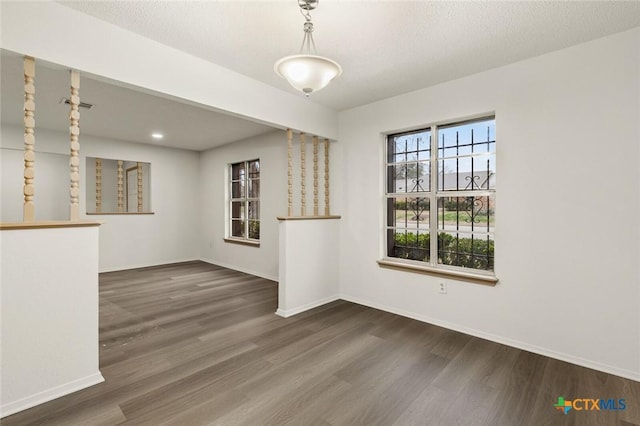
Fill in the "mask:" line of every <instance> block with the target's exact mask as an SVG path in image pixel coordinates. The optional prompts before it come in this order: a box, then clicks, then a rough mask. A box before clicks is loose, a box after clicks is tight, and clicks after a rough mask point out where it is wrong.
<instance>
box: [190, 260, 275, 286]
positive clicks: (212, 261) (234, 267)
mask: <svg viewBox="0 0 640 426" xmlns="http://www.w3.org/2000/svg"><path fill="white" fill-rule="evenodd" d="M198 260H201V261H202V262H205V263H210V264H212V265H216V266H222V267H223V268H227V269H233V270H234V271H238V272H244V273H245V274H250V275H255V276H256V277H260V278H264V279H266V280H270V281H275V282H278V277H274V276H272V275H268V274H263V273H262V272H258V271H252V270H251V269H247V268H240V267H238V266H236V265H230V264H228V263H223V262H218V261H217V260H212V259H203V258H200V259H198Z"/></svg>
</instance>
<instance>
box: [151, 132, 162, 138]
mask: <svg viewBox="0 0 640 426" xmlns="http://www.w3.org/2000/svg"><path fill="white" fill-rule="evenodd" d="M151 137H152V138H154V139H162V138H163V137H164V135H163V134H162V133H151Z"/></svg>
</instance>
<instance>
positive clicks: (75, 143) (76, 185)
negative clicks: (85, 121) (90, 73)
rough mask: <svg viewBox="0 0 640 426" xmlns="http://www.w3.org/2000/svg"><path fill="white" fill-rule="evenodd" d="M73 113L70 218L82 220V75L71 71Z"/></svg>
mask: <svg viewBox="0 0 640 426" xmlns="http://www.w3.org/2000/svg"><path fill="white" fill-rule="evenodd" d="M69 103H70V105H71V111H70V112H69V134H70V139H71V140H70V157H69V181H70V184H69V185H70V187H69V195H70V198H71V200H70V205H69V218H70V220H79V219H80V204H79V200H80V157H79V156H78V153H79V152H80V110H79V109H78V106H79V105H80V73H79V72H78V71H75V70H71V99H69Z"/></svg>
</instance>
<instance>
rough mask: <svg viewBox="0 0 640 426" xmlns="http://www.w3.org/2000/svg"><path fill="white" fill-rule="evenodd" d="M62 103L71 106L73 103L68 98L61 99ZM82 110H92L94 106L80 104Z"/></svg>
mask: <svg viewBox="0 0 640 426" xmlns="http://www.w3.org/2000/svg"><path fill="white" fill-rule="evenodd" d="M60 103H61V104H67V105H71V101H70V100H69V99H67V98H62V99H60ZM78 106H79V107H80V108H86V109H91V108H93V104H89V103H87V102H80V104H79V105H78Z"/></svg>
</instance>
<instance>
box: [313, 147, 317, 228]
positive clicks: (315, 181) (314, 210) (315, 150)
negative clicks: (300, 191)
mask: <svg viewBox="0 0 640 426" xmlns="http://www.w3.org/2000/svg"><path fill="white" fill-rule="evenodd" d="M313 215H314V216H318V137H317V136H314V137H313Z"/></svg>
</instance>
